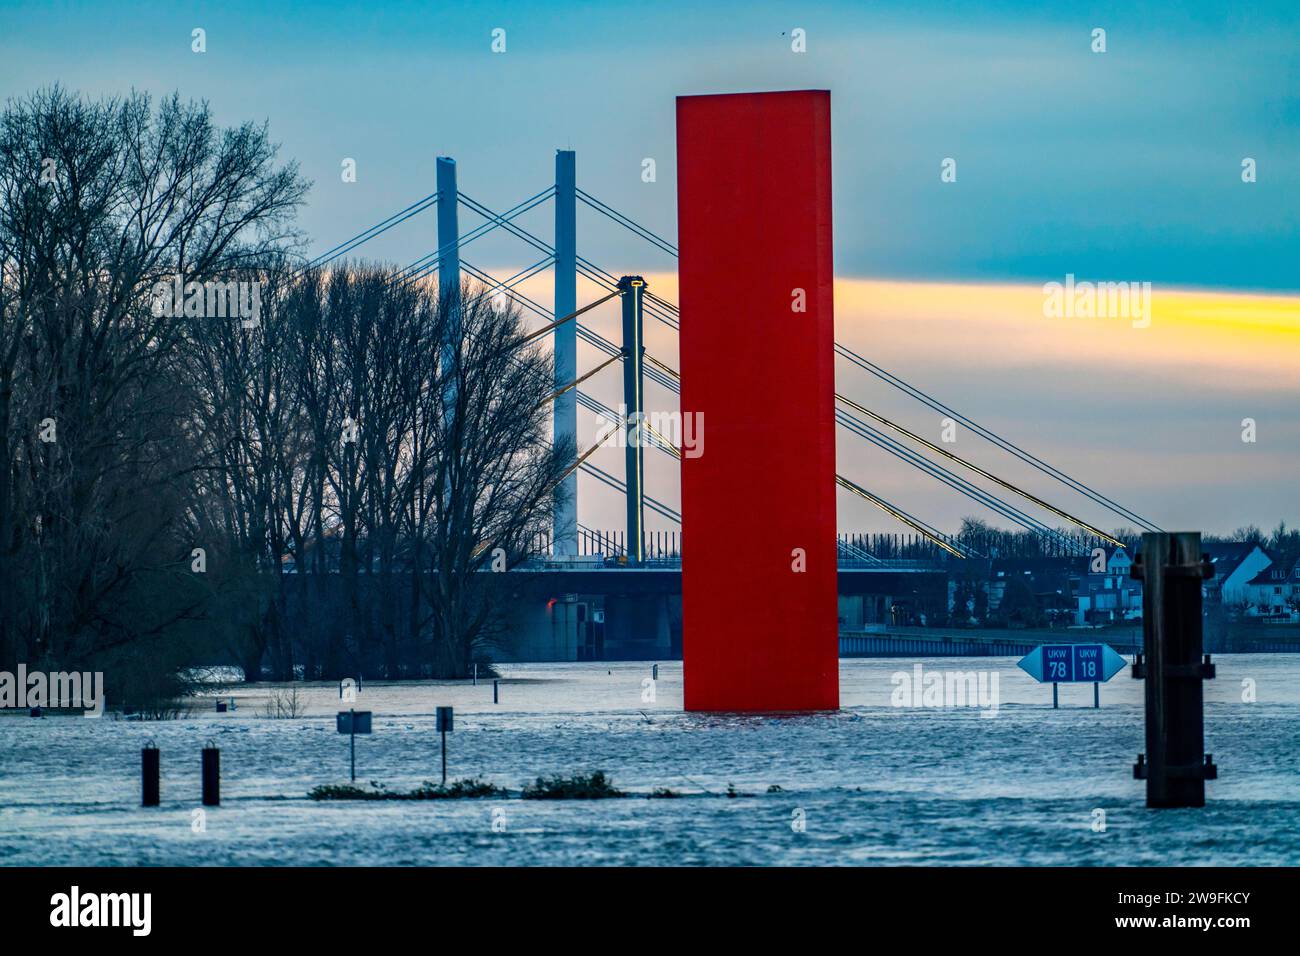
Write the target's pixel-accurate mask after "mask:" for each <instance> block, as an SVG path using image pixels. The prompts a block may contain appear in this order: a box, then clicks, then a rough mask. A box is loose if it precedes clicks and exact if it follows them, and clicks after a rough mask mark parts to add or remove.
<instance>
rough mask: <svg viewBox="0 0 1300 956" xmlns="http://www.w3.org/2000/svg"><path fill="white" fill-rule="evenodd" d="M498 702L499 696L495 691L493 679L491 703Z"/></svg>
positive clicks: (499, 700) (495, 685) (495, 686)
mask: <svg viewBox="0 0 1300 956" xmlns="http://www.w3.org/2000/svg"><path fill="white" fill-rule="evenodd" d="M500 702H501V697H500V695H499V694H498V693H497V682H496V681H493V682H492V703H494V704H497V703H500Z"/></svg>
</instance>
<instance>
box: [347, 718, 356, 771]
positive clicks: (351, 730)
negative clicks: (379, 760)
mask: <svg viewBox="0 0 1300 956" xmlns="http://www.w3.org/2000/svg"><path fill="white" fill-rule="evenodd" d="M348 713H349V714H351V717H349V718H348V743H349V746H350V749H351V751H352V782H353V783H356V782H357V712H356V710H355V709H354V708H348Z"/></svg>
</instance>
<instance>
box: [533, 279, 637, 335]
mask: <svg viewBox="0 0 1300 956" xmlns="http://www.w3.org/2000/svg"><path fill="white" fill-rule="evenodd" d="M618 294H619V292H618V290H617V289H616V290H615V291H613V292H611V293H610V294H609V295H607V296H602V297H601V298H599V299H597V300H596V301H595V302H589V303H587V304H586V305H584V306H583V307H582V308H581V309H578V310H577V311H576V312H570V313H569V314H568V315H566V316H564V317H563V318H559V319H556V320H555V321H554V322H548V323H547V324H546V325H544V326H542V327H541V328H540V329H537V330H536V331H535V332H529V333H528V334H527V335H525V336H524V337H523V339H522V340H521V341H520V342H519V344H520V345H527V344H528V343H529V342H531V341H532V340H533V339H536V338H541V337H542V336H543V335H545V334H546V333H547V332H550V331H552V330H553V329H555V328H556V327H557V326H561V325H563V324H564V323H565V322H569V321H572V320H573V319H576V318H577V317H578V316H580V315H582V313H584V312H590V311H591V310H592V309H594V308H595V307H596V306H598V305H603V304H604V303H606V302H608V301H609V300H610V299H612V298H614V296H616V295H618Z"/></svg>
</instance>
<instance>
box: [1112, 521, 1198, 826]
mask: <svg viewBox="0 0 1300 956" xmlns="http://www.w3.org/2000/svg"><path fill="white" fill-rule="evenodd" d="M1130 574H1131V575H1132V576H1133V577H1135V578H1140V579H1141V580H1142V638H1143V641H1142V644H1143V651H1144V654H1139V655H1138V658H1137V661H1136V662H1135V663H1134V664H1133V676H1134V677H1135V678H1137V679H1145V680H1146V695H1145V696H1146V748H1147V749H1146V753H1145V754H1138V761H1137V763H1136V764H1135V765H1134V767H1133V776H1134V778H1135V779H1138V780H1143V779H1145V780H1146V782H1147V806H1148V807H1203V806H1205V781H1206V780H1213V779H1215V778H1216V777H1217V776H1218V769H1217V768H1216V767H1215V765H1214V762H1213V760H1212V759H1211V755H1210V754H1207V753H1205V699H1204V687H1203V685H1202V684H1201V682H1202V681H1204V680H1208V679H1210V678H1212V677H1214V665H1213V664H1212V663H1210V655H1208V654H1205V655H1204V657H1202V653H1201V651H1202V646H1203V622H1202V618H1201V584H1202V582H1203V581H1205V580H1206V579H1208V578H1211V577H1213V576H1214V565H1213V564H1212V563H1211V562H1210V561H1209V560H1208V558H1206V557H1205V556H1204V555H1203V554H1202V553H1201V534H1200V532H1199V531H1182V532H1176V533H1166V532H1150V533H1146V534H1143V535H1142V550H1141V551H1139V552H1138V555H1137V557H1136V558H1135V559H1134V561H1133V567H1132V569H1131V571H1130Z"/></svg>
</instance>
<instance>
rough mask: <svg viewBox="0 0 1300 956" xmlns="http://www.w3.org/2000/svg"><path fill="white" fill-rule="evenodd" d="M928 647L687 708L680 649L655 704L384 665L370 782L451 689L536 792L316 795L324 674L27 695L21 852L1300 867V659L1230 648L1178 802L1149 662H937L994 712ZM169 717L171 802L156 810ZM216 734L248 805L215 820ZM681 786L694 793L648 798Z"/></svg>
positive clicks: (610, 668) (144, 856)
mask: <svg viewBox="0 0 1300 956" xmlns="http://www.w3.org/2000/svg"><path fill="white" fill-rule="evenodd" d="M914 663H915V662H914V661H893V660H846V661H842V662H841V697H842V702H843V708H842V710H840V711H839V712H838V713H833V714H821V715H813V716H799V717H768V716H764V717H739V716H702V715H694V714H684V713H682V711H681V701H682V697H681V665H680V664H662V665H660V669H659V674H660V680H659V681H658V683H657V684H656V685H655V688H654V689H655V699H654V701H652V702H651V701H643V699H642V697H643V693H644V687H643V683H642V682H643V680H644V679H645V678H646V677H648V676H649V674H650V665H649V664H612V665H609V664H557V665H541V664H535V665H515V666H511V667H509V668H507V669H506V677H507V680H506V681H504V682H503V683H502V686H501V703H500V704H498V705H495V706H494V705H493V704H492V688H491V684H490V682H488V683H482V682H481V683H480V684H479V686H477V687H473V686H470V685H468V684H455V685H451V684H432V683H430V684H420V685H410V684H408V685H401V686H385V685H376V684H367V685H365V686H364V687H363V689H362V692H361V695H360V699H359V701H358V703H357V704H356V706H357V707H358V708H366V709H370V710H372V711H374V714H375V719H374V730H375V732H374V734H373V735H372V736H370V737H363V738H358V744H357V764H358V778H359V780H377V781H381V782H383V783H384V784H386V785H387V786H388V787H390V788H392V789H398V788H407V787H412V786H415V785H418V784H419V783H420V782H421V781H423V780H426V779H433V780H435V781H436V780H437V779H438V776H437V775H438V773H439V767H440V764H439V749H438V736H437V735H436V734H435V733H434V719H433V708H434V707H435V706H436V705H439V704H451V705H453V706H454V707H455V708H456V729H455V732H454V733H452V734H451V735H450V736H449V738H448V746H449V754H450V757H449V773H450V775H451V776H452V777H461V776H478V777H482V778H484V779H486V780H490V781H492V782H494V783H496V784H498V785H501V786H505V787H508V788H510V789H511V790H513V791H515V794H513V795H512V797H511V798H510V799H501V800H495V799H494V800H462V801H426V802H400V803H398V802H365V803H360V802H335V803H316V802H313V801H310V800H308V799H307V798H306V793H307V791H308V790H309V789H310V788H311V787H313V786H315V785H317V784H320V783H335V782H343V781H346V779H347V773H348V763H347V760H348V751H347V738H346V737H341V736H339V735H338V734H336V733H335V727H334V712H335V711H336V710H338V709H339V706H340V705H339V701H338V694H337V690H336V688H334V687H333V686H329V687H325V686H320V685H313V686H312V687H311V688H309V689H308V690H307V691H306V695H307V698H308V709H307V715H306V716H305V717H303V718H300V719H294V720H271V719H267V718H264V717H261V716H260V715H259V711H260V708H261V698H263V697H264V695H265V694H266V693H267V690H266V689H260V690H257V691H237V692H236V697H237V701H238V709H237V710H236V712H234V713H227V714H215V713H208V712H206V711H205V712H203V714H202V715H201V716H199V717H195V718H190V719H185V720H179V721H168V722H160V723H147V724H139V723H134V722H127V721H113V720H110V719H103V720H86V719H82V718H72V717H56V718H48V719H42V720H33V719H30V718H28V717H25V716H5V717H3V718H0V864H5V865H17V864H78V865H100V864H118V865H141V864H143V865H150V864H179V865H202V864H268V865H269V864H277V865H294V864H308V865H316V864H416V865H437V864H488V865H521V864H527V865H544V864H610V865H635V864H742V865H767V864H785V865H789V864H795V865H801V864H818V865H830V864H871V865H880V864H918V863H932V864H976V863H993V864H1031V865H1036V864H1044V865H1075V864H1079V865H1099V866H1108V865H1133V864H1136V865H1141V864H1163V865H1202V864H1227V865H1276V864H1291V865H1295V864H1300V656H1297V655H1238V656H1225V657H1220V658H1218V659H1217V663H1218V674H1219V676H1218V678H1217V679H1216V680H1214V681H1210V682H1207V684H1206V694H1207V705H1206V749H1207V750H1209V751H1211V752H1212V753H1213V754H1214V759H1215V762H1216V763H1217V764H1218V765H1219V774H1220V777H1219V779H1218V780H1216V781H1211V782H1209V783H1208V784H1207V792H1208V805H1207V806H1206V807H1205V808H1204V809H1202V810H1162V811H1153V810H1147V809H1146V808H1145V806H1144V804H1143V794H1144V790H1143V788H1144V786H1145V785H1144V783H1142V782H1141V781H1136V780H1133V779H1132V771H1131V766H1132V763H1133V761H1134V758H1135V755H1136V754H1137V753H1138V751H1140V750H1142V749H1143V743H1142V740H1143V724H1142V719H1143V718H1142V706H1141V704H1142V698H1141V694H1142V683H1141V682H1140V681H1135V680H1132V679H1131V678H1129V677H1128V674H1127V672H1122V673H1121V674H1120V675H1118V676H1117V677H1115V678H1114V679H1113V680H1112V681H1111V683H1110V684H1108V685H1105V686H1103V688H1102V707H1101V709H1100V710H1093V709H1092V688H1091V685H1086V686H1078V687H1063V688H1062V692H1061V705H1062V706H1061V709H1060V710H1055V711H1054V710H1052V709H1051V688H1050V686H1043V685H1039V684H1036V683H1034V682H1033V681H1032V680H1030V679H1029V678H1028V677H1027V676H1025V675H1024V674H1022V673H1021V672H1020V671H1019V670H1018V669H1016V667H1015V661H1014V660H1013V659H1009V658H968V659H953V658H948V659H941V660H940V659H936V660H927V661H923V662H922V665H923V667H924V668H925V669H926V671H929V670H930V669H934V670H938V671H985V672H989V673H992V672H996V673H997V675H998V690H999V707H998V711H997V716H996V717H993V718H988V717H983V716H981V712H980V711H979V710H978V709H972V708H961V709H957V708H947V709H935V708H899V707H894V706H891V694H892V693H893V692H894V689H895V684H894V683H893V682H892V681H891V677H892V675H894V674H896V673H898V672H900V671H901V672H906V673H908V674H911V672H912V666H913V664H914ZM1248 682H1253V686H1254V693H1255V696H1256V698H1257V699H1256V700H1255V702H1253V703H1251V702H1245V701H1243V693H1244V691H1245V690H1246V689H1247V687H1248ZM110 693H111V692H110ZM149 738H152V739H153V740H155V741H156V742H157V744H158V746H159V747H160V748H161V750H162V765H163V784H162V790H163V805H162V806H161V807H159V808H150V809H143V808H141V807H139V806H138V804H139V764H140V757H139V750H140V747H141V746H142V745H143V743H144V742H145V740H146V739H149ZM207 739H212V740H214V741H216V743H217V745H218V746H219V747H220V748H221V762H222V770H223V774H222V776H223V779H222V796H223V803H222V806H221V807H220V808H215V809H209V810H208V811H207V816H206V831H205V832H195V831H194V827H193V826H192V820H193V817H192V811H193V810H195V809H196V808H197V807H198V806H199V749H200V748H201V746H202V745H203V743H204V741H205V740H207ZM594 770H603V771H605V772H606V773H607V774H608V775H610V776H611V777H612V778H613V780H614V782H615V784H616V785H617V786H618V787H619V788H621V789H623V790H627V791H630V792H632V793H634V794H637V795H640V796H634V797H632V798H629V799H622V800H603V801H598V802H588V801H563V802H553V801H525V800H521V799H518V795H517V792H518V790H519V788H520V786H521V784H522V783H524V782H525V781H529V780H531V779H533V778H534V777H536V776H538V775H548V776H549V775H552V774H570V773H574V772H584V773H585V772H590V771H594ZM660 787H667V788H670V789H672V790H673V791H675V792H677V793H679V794H681V796H680V797H679V798H678V799H645V798H644V794H647V793H649V792H650V791H652V790H654V789H655V788H660ZM729 787H731V788H734V791H735V792H736V793H737V794H739V795H737V796H734V797H729V796H727V795H726V794H727V791H728V788H729ZM775 787H779V788H780V790H779V791H776V790H772V788H775ZM769 790H771V792H769ZM1097 809H1101V810H1104V811H1105V824H1106V828H1105V831H1104V832H1096V831H1095V830H1094V829H1093V823H1094V821H1095V820H1096V819H1097V815H1096V814H1095V813H1094V811H1095V810H1097ZM494 810H496V811H497V813H496V815H495V817H496V820H497V828H496V829H494V827H493V821H494V814H493V811H494ZM800 820H801V821H802V823H803V830H802V832H800V831H799V830H798V829H797V828H796V827H795V826H792V823H795V822H798V821H800ZM502 827H504V828H503V829H502Z"/></svg>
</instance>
